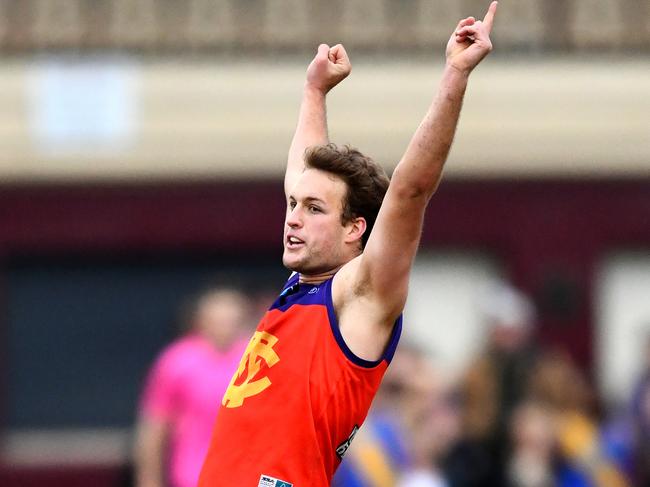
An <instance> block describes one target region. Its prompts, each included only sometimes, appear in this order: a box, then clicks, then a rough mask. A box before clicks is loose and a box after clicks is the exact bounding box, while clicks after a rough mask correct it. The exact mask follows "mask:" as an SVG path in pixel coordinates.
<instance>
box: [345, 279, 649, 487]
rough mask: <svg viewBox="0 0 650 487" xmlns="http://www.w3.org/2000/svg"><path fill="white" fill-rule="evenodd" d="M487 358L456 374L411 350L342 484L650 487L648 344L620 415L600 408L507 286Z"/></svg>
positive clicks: (492, 309) (387, 386)
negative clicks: (544, 340)
mask: <svg viewBox="0 0 650 487" xmlns="http://www.w3.org/2000/svg"><path fill="white" fill-rule="evenodd" d="M482 308H483V309H482V311H483V317H484V320H485V327H486V328H485V329H486V332H487V334H486V338H485V343H484V345H483V348H482V349H481V351H480V352H479V353H478V354H477V355H476V357H475V358H474V359H473V360H472V361H471V363H470V365H469V366H468V367H467V368H466V370H464V371H463V372H462V373H461V374H460V375H458V376H456V377H452V376H451V375H450V374H449V373H448V372H447V373H445V372H444V370H445V369H444V367H441V366H440V365H436V362H435V361H434V360H432V358H431V357H430V356H429V354H428V353H427V351H425V350H423V349H421V348H419V347H418V346H416V345H414V344H408V343H402V344H401V345H400V348H399V349H398V353H397V354H396V355H395V358H394V361H393V363H392V364H391V367H390V368H389V372H388V373H387V376H386V378H385V380H384V384H383V386H382V389H381V390H380V394H379V395H378V397H377V399H376V401H375V403H374V405H373V409H372V410H371V413H370V416H369V418H368V420H367V422H366V425H365V428H364V429H362V433H363V434H361V432H360V434H359V435H358V436H357V438H355V443H356V444H355V445H353V447H352V448H351V449H350V451H349V454H348V456H347V457H346V458H345V459H344V461H343V464H342V466H341V468H340V469H339V471H338V473H337V475H336V477H335V482H334V483H333V485H334V486H336V487H389V486H397V487H475V486H485V487H491V486H498V487H619V486H620V487H623V486H646V485H650V448H649V445H650V344H649V346H648V347H647V352H646V364H645V372H643V374H642V376H641V377H639V378H638V381H637V385H636V387H635V390H634V393H633V394H632V396H631V397H630V398H629V401H628V402H627V403H626V404H624V405H622V406H621V407H620V410H617V411H610V412H608V413H605V412H603V410H602V409H603V408H601V407H599V405H598V401H597V395H596V393H595V391H594V390H593V389H592V388H591V386H590V384H589V381H588V380H587V378H586V376H585V374H584V372H583V371H582V370H580V368H579V367H577V366H576V364H575V363H574V362H573V361H572V359H571V356H570V354H569V353H567V352H566V351H565V350H559V349H546V348H544V347H542V346H540V345H539V343H538V342H537V341H536V340H535V325H534V324H535V316H534V315H535V313H534V309H533V306H532V304H531V302H530V300H529V299H528V298H527V297H526V296H525V295H523V294H522V293H520V292H519V291H517V290H516V289H514V288H512V287H510V286H508V285H506V284H500V285H499V286H497V287H496V288H495V289H494V290H493V291H492V292H491V293H489V296H488V298H487V300H486V302H485V303H484V305H483V306H482Z"/></svg>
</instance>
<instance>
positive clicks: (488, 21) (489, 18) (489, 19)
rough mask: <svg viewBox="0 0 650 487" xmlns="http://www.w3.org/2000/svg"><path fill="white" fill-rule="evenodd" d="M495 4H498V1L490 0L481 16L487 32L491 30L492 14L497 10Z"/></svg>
mask: <svg viewBox="0 0 650 487" xmlns="http://www.w3.org/2000/svg"><path fill="white" fill-rule="evenodd" d="M497 5H499V2H492V3H491V4H490V7H489V8H488V11H487V13H486V14H485V17H484V18H483V25H484V26H485V27H486V28H487V31H488V33H489V32H491V31H492V24H493V23H494V14H495V13H496V11H497Z"/></svg>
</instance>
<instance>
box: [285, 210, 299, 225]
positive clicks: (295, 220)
mask: <svg viewBox="0 0 650 487" xmlns="http://www.w3.org/2000/svg"><path fill="white" fill-rule="evenodd" d="M287 225H289V226H290V227H291V228H298V227H300V226H302V219H301V218H300V211H299V210H298V207H297V206H295V207H294V208H293V209H290V210H289V211H288V212H287Z"/></svg>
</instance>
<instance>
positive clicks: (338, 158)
mask: <svg viewBox="0 0 650 487" xmlns="http://www.w3.org/2000/svg"><path fill="white" fill-rule="evenodd" d="M305 166H306V167H308V168H312V169H319V170H321V171H326V172H329V173H331V174H334V175H336V176H338V177H339V178H341V179H342V180H343V181H344V182H345V184H346V186H347V191H346V194H345V197H344V200H343V213H342V214H341V222H342V223H343V224H345V223H348V222H350V221H352V220H354V219H355V218H359V217H363V218H364V219H365V220H366V231H365V232H364V234H363V236H362V237H361V247H362V248H363V247H365V245H366V242H367V241H368V237H369V236H370V232H371V231H372V227H373V226H374V224H375V220H376V219H377V214H378V213H379V208H380V207H381V202H382V201H383V200H384V195H385V194H386V191H387V190H388V184H389V183H390V180H389V179H388V176H387V175H386V171H384V169H383V168H382V167H381V166H380V165H379V164H377V163H376V162H375V161H373V160H372V159H371V158H370V157H367V156H364V155H363V154H362V153H361V152H359V151H358V150H357V149H354V148H352V147H350V146H348V145H344V146H342V147H338V146H337V145H336V144H331V143H330V144H326V145H317V146H314V147H310V148H308V149H307V150H306V151H305Z"/></svg>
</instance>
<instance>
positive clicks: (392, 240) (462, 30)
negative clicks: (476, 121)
mask: <svg viewBox="0 0 650 487" xmlns="http://www.w3.org/2000/svg"><path fill="white" fill-rule="evenodd" d="M496 9H497V2H492V4H491V5H490V7H489V9H488V12H487V14H486V15H485V18H484V19H483V20H482V21H480V20H479V21H477V20H475V19H474V17H468V18H466V19H463V20H461V21H460V22H459V24H458V26H457V27H456V30H455V31H454V33H453V34H452V36H451V38H450V39H449V42H448V44H447V51H446V52H447V62H446V66H445V69H444V72H443V75H442V80H441V82H440V86H439V88H438V93H437V94H436V96H435V98H434V100H433V102H432V104H431V106H430V107H429V110H428V111H427V114H426V116H425V117H424V119H423V120H422V122H421V123H420V126H419V127H418V129H417V130H416V132H415V134H414V135H413V138H412V140H411V142H410V143H409V145H408V148H407V149H406V152H405V154H404V156H403V157H402V159H401V160H400V162H399V164H398V165H397V167H396V168H395V171H394V173H393V175H392V178H391V182H390V186H389V188H388V192H387V193H386V196H385V198H384V201H383V204H382V207H381V210H380V212H379V215H378V217H377V221H376V223H375V227H374V229H373V231H372V234H371V235H370V237H369V240H368V243H367V244H366V248H365V250H364V252H363V254H362V257H361V258H360V260H359V264H358V265H359V268H358V269H357V272H356V275H357V286H358V288H359V289H363V290H365V291H366V293H368V294H369V295H370V297H371V298H373V299H372V302H375V303H380V306H381V307H382V310H381V311H383V312H385V313H386V315H385V316H387V318H392V317H393V316H395V315H396V314H398V313H399V312H400V311H401V309H402V308H403V306H404V303H405V300H406V294H407V290H408V277H409V272H410V269H411V266H412V262H413V258H414V257H415V253H416V250H417V247H418V244H419V240H420V233H421V231H422V221H423V216H424V211H425V208H426V206H427V203H428V201H429V199H430V198H431V196H432V195H433V193H434V192H435V190H436V188H437V186H438V183H439V182H440V178H441V176H442V169H443V166H444V163H445V161H446V159H447V155H448V153H449V149H450V147H451V143H452V140H453V138H454V133H455V131H456V125H457V124H458V118H459V115H460V110H461V106H462V102H463V96H464V94H465V89H466V87H467V81H468V77H469V74H470V73H471V71H472V70H473V69H474V68H475V67H476V66H477V65H478V64H479V63H480V62H481V60H482V59H483V58H484V57H485V56H486V55H487V54H488V53H489V52H490V51H491V50H492V44H491V42H490V37H489V35H490V32H491V29H492V23H493V20H494V15H495V13H496Z"/></svg>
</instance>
